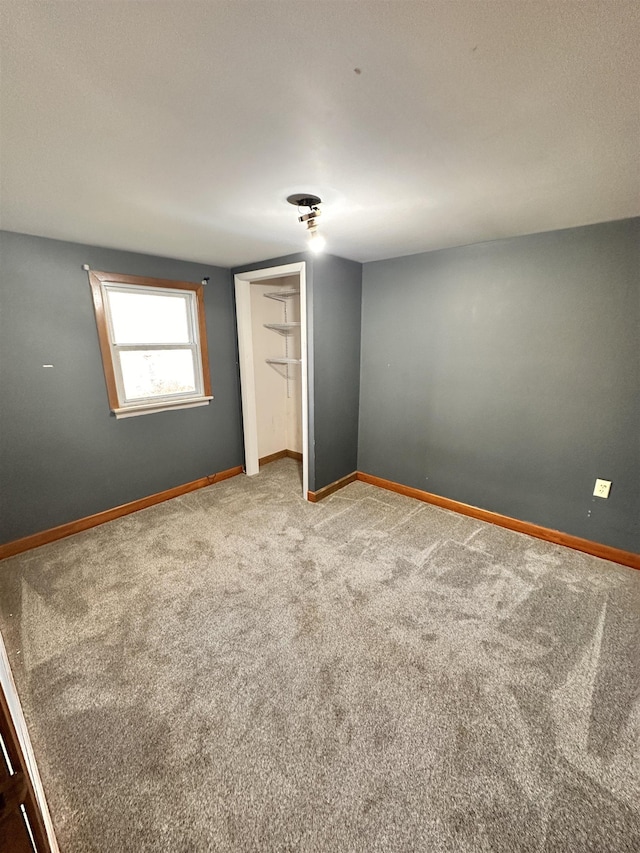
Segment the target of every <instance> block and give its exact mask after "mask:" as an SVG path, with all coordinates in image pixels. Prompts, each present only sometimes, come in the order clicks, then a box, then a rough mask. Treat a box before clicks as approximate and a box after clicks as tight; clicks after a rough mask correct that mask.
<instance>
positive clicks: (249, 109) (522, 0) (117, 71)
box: [0, 0, 640, 266]
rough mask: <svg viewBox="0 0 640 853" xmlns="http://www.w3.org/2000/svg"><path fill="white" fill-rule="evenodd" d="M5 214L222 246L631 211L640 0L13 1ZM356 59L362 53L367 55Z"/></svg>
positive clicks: (548, 224) (493, 232)
mask: <svg viewBox="0 0 640 853" xmlns="http://www.w3.org/2000/svg"><path fill="white" fill-rule="evenodd" d="M0 23H1V25H2V116H1V118H2V140H1V143H2V145H1V149H0V152H1V157H2V160H1V165H2V172H1V181H2V183H1V191H2V195H1V198H0V213H1V220H0V224H1V226H2V227H3V228H5V229H8V230H11V231H21V232H26V233H30V234H39V235H43V236H48V237H56V238H60V239H65V240H74V241H78V242H82V243H92V244H98V245H102V246H111V247H117V248H123V249H132V250H137V251H142V252H148V253H152V254H159V255H166V256H170V257H177V258H185V259H190V260H196V261H200V262H208V263H217V264H221V265H225V266H230V265H236V264H241V263H245V262H250V261H255V260H263V259H266V258H269V257H274V256H276V255H280V254H288V253H291V252H296V251H299V250H301V249H303V248H304V242H305V241H304V231H303V226H301V225H299V224H298V222H297V221H296V211H295V209H294V208H293V207H291V206H290V205H288V204H287V203H286V202H285V198H286V196H287V195H288V194H289V193H292V192H299V191H308V192H313V193H316V194H318V195H320V196H321V197H322V199H323V201H324V205H323V217H322V222H321V224H322V227H323V231H324V233H325V235H326V237H327V241H328V247H327V248H328V251H330V252H331V253H333V254H337V255H342V256H343V257H348V258H353V259H355V260H360V261H366V260H373V259H378V258H386V257H393V256H397V255H404V254H410V253H413V252H420V251H425V250H429V249H435V248H441V247H445V246H453V245H461V244H466V243H473V242H478V241H482V240H491V239H495V238H500V237H505V236H512V235H516V234H526V233H533V232H537V231H546V230H551V229H556V228H564V227H569V226H573V225H582V224H586V223H592V222H600V221H605V220H613V219H621V218H624V217H627V216H634V215H638V214H640V157H639V153H640V151H639V145H638V143H639V141H640V109H639V106H638V104H639V97H638V96H639V90H638V81H639V79H640V62H639V57H640V52H639V50H638V44H639V42H640V4H639V3H637V2H627V0H601V2H585V0H582V2H578V0H570V1H569V2H565V0H551V2H542V0H535V2H528V0H507V2H500V0H498V2H489V1H488V0H486V2H485V0H460V2H457V0H440V2H435V0H434V2H431V0H424V2H416V3H413V2H365V0H357V2H325V1H324V0H316V2H306V0H296V1H295V2H275V0H261V2H246V0H245V2H241V1H240V0H231V2H205V3H194V2H183V3H177V2H173V3H157V2H41V3H21V2H18V3H12V2H4V3H3V4H2V21H1V22H0ZM356 69H359V70H360V73H358V72H357V71H356Z"/></svg>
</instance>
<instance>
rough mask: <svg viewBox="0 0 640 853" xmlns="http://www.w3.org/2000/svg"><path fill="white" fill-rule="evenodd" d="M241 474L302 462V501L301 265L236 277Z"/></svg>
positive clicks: (305, 426) (305, 481)
mask: <svg viewBox="0 0 640 853" xmlns="http://www.w3.org/2000/svg"><path fill="white" fill-rule="evenodd" d="M235 291H236V315H237V325H238V350H239V355H240V382H241V388H242V419H243V431H244V452H245V473H246V474H248V475H249V476H252V475H255V474H258V473H259V471H260V465H261V464H262V465H264V464H267V463H268V462H270V461H273V460H275V459H279V458H281V457H284V456H291V457H293V458H294V459H299V460H301V461H302V482H301V489H302V496H303V497H304V498H305V500H306V499H307V493H308V485H309V474H308V470H309V469H308V444H309V423H308V387H307V323H306V316H307V310H306V276H305V263H304V262H301V263H297V264H286V265H283V266H278V267H269V268H266V269H261V270H251V271H250V272H246V273H238V274H236V275H235Z"/></svg>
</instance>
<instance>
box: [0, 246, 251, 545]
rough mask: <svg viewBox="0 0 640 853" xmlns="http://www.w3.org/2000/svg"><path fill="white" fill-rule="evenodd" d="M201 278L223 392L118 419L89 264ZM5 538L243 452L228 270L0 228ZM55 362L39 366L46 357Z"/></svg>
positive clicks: (0, 495) (217, 382)
mask: <svg viewBox="0 0 640 853" xmlns="http://www.w3.org/2000/svg"><path fill="white" fill-rule="evenodd" d="M85 263H87V264H89V265H90V266H91V267H92V268H94V269H97V270H107V271H109V272H122V273H129V274H132V275H147V276H153V277H156V278H170V279H183V280H187V281H196V282H198V281H200V280H201V279H202V278H203V277H204V276H206V275H208V276H210V278H211V281H210V283H209V284H208V285H207V286H206V288H205V306H206V322H207V337H208V343H209V356H210V366H211V381H212V386H213V394H214V397H215V399H214V400H213V401H212V403H211V404H210V405H209V406H205V407H202V408H197V409H189V410H183V411H174V412H159V413H156V414H149V415H143V416H141V417H135V418H128V419H124V420H116V419H115V418H114V417H113V416H112V415H111V414H110V412H109V406H108V402H107V394H106V388H105V381H104V374H103V370H102V362H101V360H100V350H99V347H98V338H97V333H96V323H95V316H94V313H93V307H92V302H91V295H90V289H89V284H88V280H87V273H86V272H85V271H84V270H83V269H82V264H85ZM0 323H1V325H0V383H1V388H0V399H1V400H2V406H1V409H0V501H1V503H0V541H1V542H6V541H10V540H12V539H16V538H19V537H21V536H26V535H28V534H31V533H34V532H37V531H40V530H44V529H47V528H50V527H54V526H56V525H58V524H63V523H65V522H68V521H72V520H74V519H77V518H81V517H83V516H87V515H91V514H93V513H95V512H100V511H101V510H104V509H108V508H110V507H114V506H117V505H119V504H122V503H126V502H128V501H132V500H135V499H137V498H141V497H145V496H147V495H150V494H154V493H155V492H159V491H162V490H164V489H168V488H171V487H173V486H177V485H180V484H182V483H186V482H189V481H190V480H194V479H197V478H199V477H203V476H205V475H207V474H212V473H214V472H217V471H221V470H224V469H227V468H231V467H233V466H236V465H241V464H242V462H243V447H242V433H241V426H240V392H239V379H238V364H237V345H236V333H235V320H234V304H233V298H232V286H231V279H230V275H229V271H228V270H225V269H221V268H218V267H206V266H205V265H200V264H192V263H186V262H181V261H175V260H169V259H166V258H155V257H150V256H147V255H139V254H134V253H130V252H120V251H115V250H110V249H101V248H96V247H92V246H83V245H78V244H75V243H65V242H60V241H57V240H48V239H44V238H40V237H30V236H26V235H21V234H13V233H7V232H0ZM48 363H51V364H54V365H55V367H54V368H53V369H43V367H42V365H43V364H48Z"/></svg>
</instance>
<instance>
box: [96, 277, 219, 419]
mask: <svg viewBox="0 0 640 853" xmlns="http://www.w3.org/2000/svg"><path fill="white" fill-rule="evenodd" d="M103 283H106V284H133V285H135V286H136V287H166V288H171V289H172V290H189V291H191V292H192V293H195V295H196V305H197V315H198V317H197V321H198V338H199V341H198V345H199V350H200V362H201V365H202V389H203V394H202V396H204V397H211V396H212V394H211V372H210V370H209V347H208V343H207V326H206V321H205V306H204V285H202V284H195V283H193V282H189V281H173V280H172V279H167V278H148V277H146V276H140V275H123V274H121V273H112V272H99V271H97V270H89V284H90V285H91V292H92V295H93V307H94V309H95V313H96V325H97V327H98V341H99V342H100V355H101V356H102V367H103V369H104V378H105V381H106V384H107V397H108V399H109V408H110V409H111V410H112V411H114V410H115V409H119V408H121V407H122V405H123V404H122V403H121V402H120V400H119V399H118V386H117V383H116V376H115V370H114V367H113V354H112V351H111V341H110V339H109V325H108V323H107V315H106V308H105V304H104V299H103V293H102V284H103ZM171 403H173V404H174V405H175V408H179V407H180V400H173V401H171ZM133 408H135V407H133Z"/></svg>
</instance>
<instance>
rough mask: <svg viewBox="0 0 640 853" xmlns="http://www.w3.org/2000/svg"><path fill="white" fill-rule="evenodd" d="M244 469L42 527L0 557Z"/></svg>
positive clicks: (1, 551) (0, 551)
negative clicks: (63, 522)
mask: <svg viewBox="0 0 640 853" xmlns="http://www.w3.org/2000/svg"><path fill="white" fill-rule="evenodd" d="M242 471H243V468H242V465H237V466H236V467H235V468H227V470H226V471H219V472H218V473H217V474H210V475H208V476H207V477H200V478H199V479H198V480H192V481H191V482H190V483H184V484H183V485H181V486H174V487H173V488H172V489H165V491H163V492H157V493H156V494H154V495H149V496H148V497H146V498H139V499H138V500H136V501H130V502H129V503H126V504H122V505H121V506H116V507H113V508H112V509H106V510H103V511H102V512H97V513H95V515H88V516H85V517H84V518H79V519H77V520H76V521H69V522H67V524H61V525H60V526H59V527H51V528H50V529H49V530H42V531H41V532H40V533H33V534H31V536H24V537H23V538H22V539H14V540H13V542H7V543H6V544H4V545H0V560H2V559H4V558H5V557H13V556H14V555H15V554H21V553H22V552H23V551H29V550H31V549H32V548H39V547H40V545H47V544H48V543H49V542H55V541H56V540H58V539H64V538H65V537H67V536H72V535H73V534H74V533H80V532H81V531H82V530H89V528H91V527H97V526H98V525H99V524H104V523H105V522H107V521H113V520H114V519H115V518H121V517H122V516H123V515H129V514H130V513H132V512H137V511H138V510H140V509H146V508H147V507H150V506H155V504H159V503H163V501H168V500H171V498H177V497H179V496H180V495H186V494H187V493H188V492H195V491H196V489H203V488H204V487H205V486H211V485H213V483H219V482H221V481H222V480H227V479H229V477H235V476H236V475H237V474H242Z"/></svg>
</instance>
